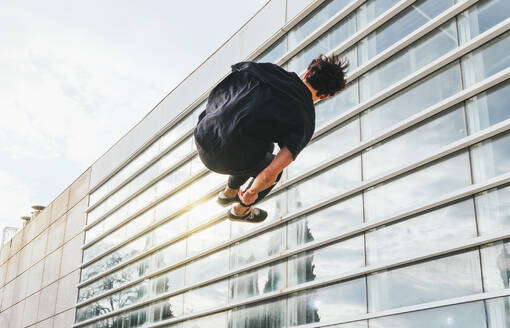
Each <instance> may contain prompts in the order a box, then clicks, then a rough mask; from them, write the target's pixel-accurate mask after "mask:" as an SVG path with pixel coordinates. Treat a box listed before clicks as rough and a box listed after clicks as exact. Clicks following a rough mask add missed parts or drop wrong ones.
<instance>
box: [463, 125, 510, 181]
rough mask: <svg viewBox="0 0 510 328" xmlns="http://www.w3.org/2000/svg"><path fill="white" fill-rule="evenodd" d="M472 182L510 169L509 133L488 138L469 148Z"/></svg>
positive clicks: (483, 179)
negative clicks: (471, 163)
mask: <svg viewBox="0 0 510 328" xmlns="http://www.w3.org/2000/svg"><path fill="white" fill-rule="evenodd" d="M471 155H472V162H473V178H474V182H475V183H476V182H481V181H485V180H487V179H490V178H493V177H496V176H498V175H500V174H504V173H507V172H509V171H510V134H509V133H507V134H504V135H500V136H497V137H495V138H491V139H488V140H486V141H483V142H481V143H479V144H476V145H474V146H473V147H472V148H471Z"/></svg>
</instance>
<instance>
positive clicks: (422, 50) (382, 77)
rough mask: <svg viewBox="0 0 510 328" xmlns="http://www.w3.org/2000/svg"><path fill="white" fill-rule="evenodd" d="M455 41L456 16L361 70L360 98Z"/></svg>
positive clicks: (449, 47)
mask: <svg viewBox="0 0 510 328" xmlns="http://www.w3.org/2000/svg"><path fill="white" fill-rule="evenodd" d="M435 2H438V1H435ZM444 2H445V3H446V2H447V1H444ZM457 44H458V42H457V28H456V24H455V20H451V21H449V22H448V23H445V24H443V25H442V26H441V27H439V28H437V29H436V30H434V31H433V32H431V33H429V34H428V35H427V36H425V37H423V38H422V39H420V40H418V41H417V42H415V43H414V44H412V45H411V46H409V47H407V48H406V49H404V50H402V51H400V52H398V53H397V54H396V55H393V56H391V57H390V59H388V60H386V61H385V62H383V63H382V64H380V65H378V66H377V67H376V68H374V69H372V70H370V71H369V72H367V73H366V74H364V75H363V76H362V77H361V78H360V99H361V102H364V101H367V100H368V99H370V98H372V97H373V96H374V95H376V94H377V93H378V92H380V91H382V90H384V89H386V88H387V87H389V86H391V85H392V84H394V83H396V82H398V81H400V80H402V79H403V78H405V77H407V76H409V75H410V74H412V73H414V72H416V71H418V70H419V69H421V68H423V67H424V66H426V65H427V64H429V63H431V62H432V61H434V60H435V59H437V58H439V57H441V56H442V55H444V54H445V53H447V52H448V51H450V50H452V49H454V48H455V47H457Z"/></svg>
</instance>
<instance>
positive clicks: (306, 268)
mask: <svg viewBox="0 0 510 328" xmlns="http://www.w3.org/2000/svg"><path fill="white" fill-rule="evenodd" d="M364 248H365V247H364V240H363V236H358V237H354V238H350V239H348V240H344V241H341V242H339V243H336V244H333V245H329V246H326V247H323V248H319V249H315V250H312V251H308V252H304V253H300V254H298V255H295V256H293V257H291V258H290V259H289V261H288V268H289V272H288V281H289V286H294V285H298V284H302V283H304V282H308V281H314V280H322V279H327V278H332V277H334V276H336V275H339V274H341V273H343V272H347V271H351V270H353V269H356V268H361V267H363V266H364V265H365V251H364Z"/></svg>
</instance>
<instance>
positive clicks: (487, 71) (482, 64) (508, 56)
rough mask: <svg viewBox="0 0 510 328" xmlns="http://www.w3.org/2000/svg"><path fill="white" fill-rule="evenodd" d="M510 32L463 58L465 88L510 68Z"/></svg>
mask: <svg viewBox="0 0 510 328" xmlns="http://www.w3.org/2000/svg"><path fill="white" fill-rule="evenodd" d="M508 49H510V32H506V33H505V34H503V35H502V36H500V37H498V38H496V39H494V40H492V41H490V42H489V43H487V44H486V45H484V46H482V47H480V48H478V49H477V50H475V51H473V52H471V53H469V54H467V55H466V56H464V57H463V58H462V74H463V76H464V83H465V87H470V86H472V85H473V84H475V83H478V82H480V81H482V80H483V79H485V78H487V77H489V76H491V75H493V74H496V73H497V72H499V71H502V70H504V69H505V68H507V67H509V66H510V53H509V52H508Z"/></svg>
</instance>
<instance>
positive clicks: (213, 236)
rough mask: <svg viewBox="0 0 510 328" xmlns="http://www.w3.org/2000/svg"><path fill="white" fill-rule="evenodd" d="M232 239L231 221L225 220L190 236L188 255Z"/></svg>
mask: <svg viewBox="0 0 510 328" xmlns="http://www.w3.org/2000/svg"><path fill="white" fill-rule="evenodd" d="M229 239H230V221H229V220H223V221H221V222H219V223H216V224H214V225H212V226H210V227H208V228H206V229H204V230H201V231H198V232H195V233H194V234H192V235H191V236H189V237H188V254H187V256H188V257H191V256H194V255H196V254H198V253H200V252H203V251H205V250H206V249H208V248H210V247H213V246H215V245H218V244H220V243H222V242H225V241H227V240H229Z"/></svg>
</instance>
